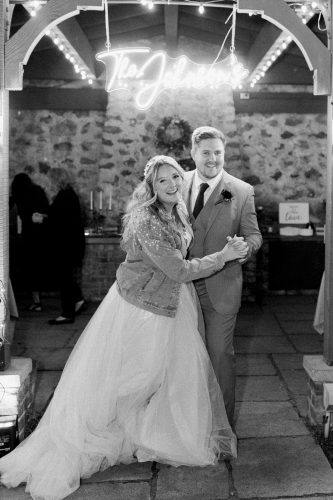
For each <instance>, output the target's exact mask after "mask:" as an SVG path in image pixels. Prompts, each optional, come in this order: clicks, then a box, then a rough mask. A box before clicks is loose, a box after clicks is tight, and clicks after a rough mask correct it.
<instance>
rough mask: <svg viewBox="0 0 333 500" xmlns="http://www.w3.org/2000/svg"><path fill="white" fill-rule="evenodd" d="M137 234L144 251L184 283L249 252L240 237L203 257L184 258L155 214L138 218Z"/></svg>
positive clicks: (164, 270)
mask: <svg viewBox="0 0 333 500" xmlns="http://www.w3.org/2000/svg"><path fill="white" fill-rule="evenodd" d="M133 233H134V237H135V239H136V241H137V243H138V245H139V246H140V248H141V251H142V252H143V253H144V254H145V255H147V256H148V257H149V259H150V260H151V261H153V263H154V264H155V266H157V267H158V268H159V269H161V271H163V273H164V274H166V275H167V276H168V277H169V278H171V279H173V280H174V281H177V282H178V283H184V282H187V281H192V280H194V279H198V278H205V277H207V276H210V275H211V274H213V273H215V272H217V271H220V270H221V269H222V268H223V267H224V265H225V263H226V262H227V261H230V260H234V259H238V258H242V257H243V256H244V255H245V254H246V244H245V243H244V242H243V241H242V240H241V239H237V240H232V241H230V242H228V243H227V244H226V245H225V247H224V248H223V249H222V250H221V251H220V252H216V253H213V254H210V255H207V256H205V257H202V258H201V259H198V258H195V259H192V260H185V259H184V258H183V256H182V253H181V251H180V250H178V249H177V248H175V247H174V246H173V244H172V235H171V234H168V233H166V231H165V228H164V227H163V225H162V223H161V221H160V220H159V219H158V217H156V216H152V215H150V214H149V215H147V216H144V217H141V218H138V219H137V221H136V223H135V224H134V225H133Z"/></svg>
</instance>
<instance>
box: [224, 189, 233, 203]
mask: <svg viewBox="0 0 333 500" xmlns="http://www.w3.org/2000/svg"><path fill="white" fill-rule="evenodd" d="M221 196H222V200H221V201H225V202H227V203H230V202H231V201H232V200H233V196H232V193H230V191H227V189H222V191H221Z"/></svg>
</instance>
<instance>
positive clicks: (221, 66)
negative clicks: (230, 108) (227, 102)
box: [96, 47, 248, 110]
mask: <svg viewBox="0 0 333 500" xmlns="http://www.w3.org/2000/svg"><path fill="white" fill-rule="evenodd" d="M96 59H97V60H98V61H101V62H103V63H104V64H105V68H106V83H105V90H106V91H107V92H113V91H115V90H120V89H128V88H129V84H130V82H140V84H141V86H139V90H137V91H136V95H135V103H136V106H137V107H138V108H139V109H142V110H144V109H148V108H149V107H150V106H151V105H152V104H153V103H154V101H155V99H156V98H157V97H158V95H159V94H160V93H161V92H163V91H164V90H168V89H177V88H187V89H203V88H207V87H210V88H218V87H220V86H221V85H223V84H224V85H225V84H226V85H231V86H232V87H237V86H239V85H240V83H241V82H242V80H243V79H244V78H245V77H246V76H247V75H248V71H247V70H246V69H244V67H243V65H242V64H240V63H239V62H238V61H237V58H236V56H235V55H234V54H231V55H230V56H229V57H227V58H226V59H224V60H222V61H220V62H218V63H215V64H197V63H194V62H193V61H191V60H190V59H188V57H186V56H180V57H177V58H170V57H168V56H167V54H166V53H165V52H163V51H156V52H152V51H151V49H149V48H148V47H130V48H124V49H113V50H108V51H104V52H100V53H99V54H97V55H96Z"/></svg>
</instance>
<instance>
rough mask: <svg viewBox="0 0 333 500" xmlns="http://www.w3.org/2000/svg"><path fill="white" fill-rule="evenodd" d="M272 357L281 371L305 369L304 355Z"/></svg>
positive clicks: (278, 355)
mask: <svg viewBox="0 0 333 500" xmlns="http://www.w3.org/2000/svg"><path fill="white" fill-rule="evenodd" d="M272 356H273V360H274V362H275V363H276V365H277V367H278V368H279V369H280V370H302V369H303V354H273V355H272Z"/></svg>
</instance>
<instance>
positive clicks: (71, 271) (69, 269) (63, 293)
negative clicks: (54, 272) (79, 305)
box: [58, 262, 83, 318]
mask: <svg viewBox="0 0 333 500" xmlns="http://www.w3.org/2000/svg"><path fill="white" fill-rule="evenodd" d="M80 271H81V269H80V268H79V267H77V266H76V265H74V264H72V263H70V262H63V264H62V266H61V269H59V271H58V273H59V274H58V282H59V290H60V300H61V316H64V317H65V318H74V316H75V303H76V302H78V301H79V300H82V298H83V297H82V291H81V287H80V285H79V276H80Z"/></svg>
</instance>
